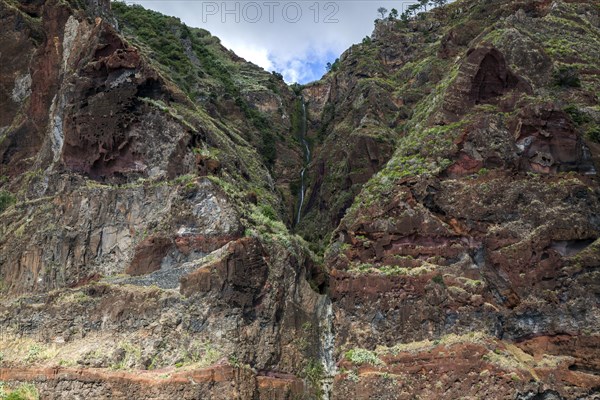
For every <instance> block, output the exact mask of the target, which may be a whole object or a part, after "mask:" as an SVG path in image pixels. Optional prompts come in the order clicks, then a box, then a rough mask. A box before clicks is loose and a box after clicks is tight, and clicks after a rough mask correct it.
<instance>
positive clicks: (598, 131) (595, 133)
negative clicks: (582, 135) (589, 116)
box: [587, 126, 600, 143]
mask: <svg viewBox="0 0 600 400" xmlns="http://www.w3.org/2000/svg"><path fill="white" fill-rule="evenodd" d="M587 137H588V138H589V139H590V140H591V141H593V142H596V143H600V127H598V126H595V127H593V128H591V129H590V130H588V131H587Z"/></svg>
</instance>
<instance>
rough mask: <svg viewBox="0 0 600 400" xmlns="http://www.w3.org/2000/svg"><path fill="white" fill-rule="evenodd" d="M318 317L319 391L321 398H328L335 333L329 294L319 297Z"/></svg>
mask: <svg viewBox="0 0 600 400" xmlns="http://www.w3.org/2000/svg"><path fill="white" fill-rule="evenodd" d="M318 317H319V332H320V337H319V358H320V361H321V364H322V365H323V378H322V381H321V391H322V394H323V397H322V399H323V400H329V399H330V396H331V390H332V389H333V379H334V377H335V374H336V366H335V359H334V356H333V350H334V345H335V335H334V332H333V307H332V305H331V299H330V298H329V296H327V295H324V296H323V297H322V299H321V304H320V305H319V311H318Z"/></svg>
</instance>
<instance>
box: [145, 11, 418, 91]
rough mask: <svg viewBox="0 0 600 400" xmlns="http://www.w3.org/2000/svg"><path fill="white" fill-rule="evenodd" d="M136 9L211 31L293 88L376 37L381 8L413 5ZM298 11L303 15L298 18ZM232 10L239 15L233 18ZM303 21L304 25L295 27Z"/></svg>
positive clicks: (317, 76)
mask: <svg viewBox="0 0 600 400" xmlns="http://www.w3.org/2000/svg"><path fill="white" fill-rule="evenodd" d="M135 3H138V4H141V5H143V6H144V7H146V8H151V9H154V10H156V11H159V12H162V13H164V14H167V15H173V16H176V17H179V18H180V19H181V20H182V21H183V22H185V23H186V24H187V25H189V26H193V27H200V28H204V29H207V30H208V31H210V32H211V33H212V34H213V35H215V36H218V37H219V38H220V39H221V41H222V43H223V45H224V46H225V47H228V48H230V49H231V50H233V51H234V52H235V53H236V54H238V55H239V56H240V57H243V58H245V59H247V60H248V61H251V62H253V63H255V64H257V65H259V66H261V67H263V68H265V69H266V70H269V71H270V70H273V69H275V70H277V71H278V72H280V73H281V74H283V75H284V78H285V79H286V81H288V82H294V81H298V82H301V83H306V82H308V81H311V80H315V79H319V78H320V77H321V75H322V74H323V73H324V70H325V69H324V66H325V64H326V63H327V62H333V61H334V60H335V58H337V57H339V55H340V54H341V53H342V52H343V51H344V50H346V49H347V48H348V47H350V46H351V45H352V44H353V43H358V42H360V41H361V40H362V38H363V37H365V36H366V35H370V34H371V32H372V30H373V20H374V19H375V18H376V17H377V8H378V7H379V6H382V5H383V6H385V7H386V8H388V9H391V8H397V9H398V10H400V11H401V10H402V4H403V3H404V4H410V3H411V2H402V1H396V0H382V1H378V2H374V1H372V0H371V1H369V0H359V1H348V0H345V1H337V2H327V1H319V2H317V1H315V2H313V1H302V0H300V1H291V0H284V1H271V0H260V1H256V2H253V1H250V0H242V1H226V2H223V1H218V2H217V1H214V2H213V1H189V0H188V1H182V0H169V1H163V0H136V1H135ZM317 6H318V7H317ZM258 8H260V10H261V12H260V15H261V18H260V20H258V21H257V22H254V23H253V22H251V21H250V20H256V19H257V15H259V14H257V13H256V10H257V9H258ZM298 8H299V9H301V14H298V13H297V12H296V11H297V10H298ZM317 9H318V13H317ZM232 10H235V11H233V12H232V13H227V11H232ZM298 18H299V21H298V22H296V23H293V22H291V21H293V19H298ZM236 19H238V20H239V22H236ZM315 20H316V21H315ZM334 20H337V22H333V21H334Z"/></svg>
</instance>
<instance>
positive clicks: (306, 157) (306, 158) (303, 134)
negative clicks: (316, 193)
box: [296, 97, 310, 225]
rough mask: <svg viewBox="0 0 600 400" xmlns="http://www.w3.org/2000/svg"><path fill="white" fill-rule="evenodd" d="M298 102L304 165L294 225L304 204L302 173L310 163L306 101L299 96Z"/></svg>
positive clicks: (301, 178) (302, 178) (301, 176)
mask: <svg viewBox="0 0 600 400" xmlns="http://www.w3.org/2000/svg"><path fill="white" fill-rule="evenodd" d="M300 102H301V103H302V123H301V124H300V142H301V143H302V145H303V149H302V150H303V152H304V166H303V167H302V169H301V170H300V193H299V194H298V198H299V202H298V212H297V213H296V225H298V224H299V223H300V217H301V215H302V207H303V206H304V194H305V192H306V188H305V182H304V181H305V179H304V175H305V174H306V169H307V168H308V164H309V163H310V148H309V147H308V142H307V141H306V103H304V97H300Z"/></svg>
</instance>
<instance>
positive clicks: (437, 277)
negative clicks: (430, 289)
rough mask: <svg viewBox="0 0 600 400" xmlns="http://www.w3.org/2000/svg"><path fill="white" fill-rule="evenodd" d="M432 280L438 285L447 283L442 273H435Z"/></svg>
mask: <svg viewBox="0 0 600 400" xmlns="http://www.w3.org/2000/svg"><path fill="white" fill-rule="evenodd" d="M431 281H432V282H434V283H437V284H438V285H441V286H446V284H445V283H444V277H443V276H442V274H437V275H435V276H434V277H433V278H431Z"/></svg>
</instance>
